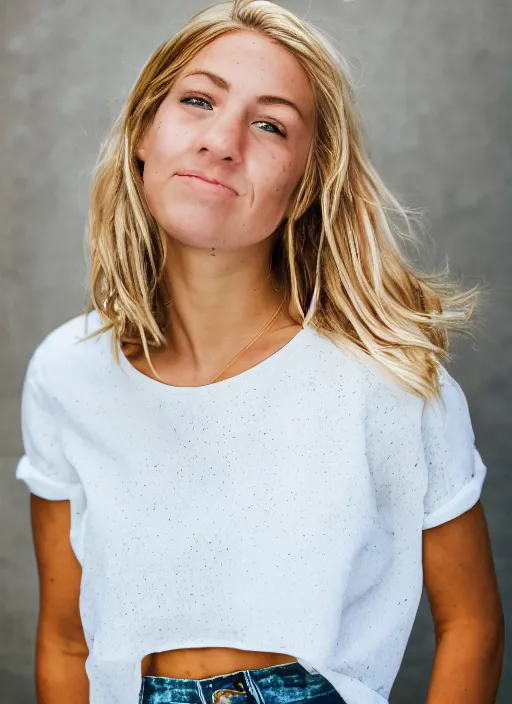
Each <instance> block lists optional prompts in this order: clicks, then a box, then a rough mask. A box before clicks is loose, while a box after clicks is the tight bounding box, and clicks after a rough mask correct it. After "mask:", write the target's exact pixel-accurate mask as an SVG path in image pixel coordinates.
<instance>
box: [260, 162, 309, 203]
mask: <svg viewBox="0 0 512 704" xmlns="http://www.w3.org/2000/svg"><path fill="white" fill-rule="evenodd" d="M299 176H300V174H299V173H298V171H297V167H296V164H295V163H294V162H292V161H291V160H288V161H285V162H282V163H280V164H279V165H276V164H275V162H274V164H272V167H271V168H270V169H268V170H267V173H266V174H265V176H262V174H261V173H260V174H259V176H258V182H259V183H260V188H259V189H258V190H259V194H260V197H259V198H258V200H260V203H261V205H262V207H264V208H265V207H266V209H267V210H268V209H272V210H274V211H280V210H284V209H285V208H286V206H287V204H288V199H289V198H290V196H291V194H292V193H293V190H294V188H295V186H296V184H297V179H298V178H299Z"/></svg>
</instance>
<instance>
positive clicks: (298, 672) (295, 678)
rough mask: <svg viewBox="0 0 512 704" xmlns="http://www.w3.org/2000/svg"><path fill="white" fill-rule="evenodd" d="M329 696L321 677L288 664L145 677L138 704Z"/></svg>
mask: <svg viewBox="0 0 512 704" xmlns="http://www.w3.org/2000/svg"><path fill="white" fill-rule="evenodd" d="M330 693H333V694H334V693H335V690H334V688H333V686H332V684H331V683H330V682H329V681H328V680H327V679H326V678H325V677H323V675H321V674H319V673H317V672H313V673H311V672H308V670H306V668H305V667H303V666H302V665H301V664H300V663H298V662H289V663H284V664H282V665H273V666H271V667H263V668H258V669H254V670H238V671H236V672H229V673H225V674H222V675H216V676H214V677H205V678H203V679H181V678H179V677H155V676H152V675H145V676H143V677H142V683H141V691H140V699H139V704H160V702H168V701H169V702H170V701H172V703H173V704H291V703H292V702H303V701H304V700H307V699H310V698H311V699H312V698H316V697H318V696H320V695H322V694H330ZM341 701H342V700H341V697H339V698H338V702H341Z"/></svg>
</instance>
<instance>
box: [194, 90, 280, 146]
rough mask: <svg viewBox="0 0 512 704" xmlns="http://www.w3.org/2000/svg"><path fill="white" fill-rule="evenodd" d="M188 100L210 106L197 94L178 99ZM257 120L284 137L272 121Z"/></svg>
mask: <svg viewBox="0 0 512 704" xmlns="http://www.w3.org/2000/svg"><path fill="white" fill-rule="evenodd" d="M189 100H197V101H199V103H205V104H206V105H209V106H210V108H211V103H210V102H209V101H208V100H205V99H204V98H200V97H199V96H197V95H193V96H190V97H188V98H182V99H181V100H180V103H187V104H188V101H189ZM258 122H259V123H260V124H262V125H270V127H273V128H274V130H275V132H274V133H273V134H278V135H280V136H281V137H284V133H283V132H282V131H281V130H280V129H279V127H278V126H277V125H274V123H273V122H266V121H264V120H258ZM263 131H264V132H268V131H269V130H263Z"/></svg>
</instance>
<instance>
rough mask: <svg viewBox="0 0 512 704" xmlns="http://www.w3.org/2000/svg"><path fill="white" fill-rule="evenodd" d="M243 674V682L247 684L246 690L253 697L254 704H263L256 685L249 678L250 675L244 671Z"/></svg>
mask: <svg viewBox="0 0 512 704" xmlns="http://www.w3.org/2000/svg"><path fill="white" fill-rule="evenodd" d="M243 673H244V676H245V681H246V682H247V689H248V690H249V692H250V693H251V694H252V696H253V697H254V700H255V702H256V704H265V702H264V700H263V697H262V695H261V692H260V690H259V687H258V685H257V684H256V682H255V681H254V679H253V678H252V677H251V673H250V672H249V671H248V670H244V671H243Z"/></svg>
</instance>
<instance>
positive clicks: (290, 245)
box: [84, 0, 480, 400]
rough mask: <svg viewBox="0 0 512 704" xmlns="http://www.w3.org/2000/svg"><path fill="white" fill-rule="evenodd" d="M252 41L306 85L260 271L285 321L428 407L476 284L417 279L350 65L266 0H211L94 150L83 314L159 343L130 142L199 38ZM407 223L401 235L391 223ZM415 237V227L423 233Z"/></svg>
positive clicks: (159, 281) (147, 227)
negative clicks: (296, 178) (302, 161)
mask: <svg viewBox="0 0 512 704" xmlns="http://www.w3.org/2000/svg"><path fill="white" fill-rule="evenodd" d="M237 30H252V31H257V32H261V33H263V34H264V35H266V36H268V37H270V38H271V39H273V40H274V41H277V42H280V43H281V44H282V45H283V46H285V47H286V48H287V49H288V50H289V51H290V52H292V53H293V55H294V56H295V57H296V59H297V61H298V62H299V64H300V65H301V66H302V68H303V69H304V70H305V71H306V73H307V75H308V76H309V79H310V81H311V84H312V87H313V92H314V99H315V108H316V121H315V126H314V134H313V139H312V142H311V148H310V152H309V155H308V158H307V163H306V168H305V172H304V175H303V178H302V180H301V182H300V183H299V185H298V187H297V189H296V190H295V193H294V194H293V197H292V199H291V202H290V206H289V208H288V211H287V214H286V217H285V218H284V219H283V221H282V222H281V224H280V225H279V227H278V229H277V230H276V232H275V233H272V234H273V235H274V237H275V244H274V247H273V251H272V255H271V259H270V262H269V264H270V269H271V272H272V274H273V276H274V277H275V280H276V281H278V282H280V283H281V285H282V286H283V287H284V290H285V295H286V296H287V303H288V311H289V313H290V315H291V316H292V317H293V318H294V319H297V320H298V322H300V323H302V325H303V326H305V325H307V324H309V323H311V324H312V325H314V327H315V329H317V330H318V331H319V332H320V333H321V334H323V335H325V336H326V337H328V338H329V339H331V340H332V341H333V342H334V343H335V344H337V345H338V346H340V347H344V348H346V349H349V350H351V351H352V352H353V353H355V354H356V355H357V356H359V357H360V358H363V359H365V360H367V361H370V362H372V361H373V362H376V363H377V364H378V366H379V367H380V368H381V369H382V370H383V371H384V372H385V373H388V374H390V375H391V376H392V378H393V379H394V380H395V381H396V382H397V383H398V384H400V385H402V386H403V387H405V388H406V389H407V390H408V391H410V392H411V393H413V394H416V395H417V396H419V397H420V398H422V399H424V400H428V399H429V398H439V397H440V386H439V369H440V366H441V364H442V361H443V360H446V359H449V350H448V347H449V340H448V332H449V331H450V330H455V329H456V330H458V331H462V332H463V333H467V334H469V335H471V331H470V325H469V324H468V321H469V318H470V316H471V315H472V313H473V311H474V308H475V305H476V303H477V298H478V296H479V295H480V290H479V286H474V287H473V288H471V289H470V290H468V291H464V292H462V291H460V290H459V288H458V286H457V285H456V284H455V283H453V282H452V281H451V280H450V277H449V271H448V267H447V266H445V269H444V271H442V272H441V273H437V274H427V273H425V272H423V271H420V270H419V268H417V267H416V266H415V265H413V264H412V263H411V262H410V261H408V257H406V256H405V248H406V245H407V244H412V245H413V246H414V247H416V248H419V246H420V238H419V237H418V236H417V235H416V234H415V232H414V229H413V226H412V225H413V223H416V222H419V224H420V226H421V222H420V220H419V218H415V216H414V212H413V210H412V209H406V208H405V207H404V206H402V205H400V203H399V202H398V200H397V198H396V197H395V196H393V194H392V193H391V192H390V191H389V190H388V188H386V186H385V185H384V183H383V182H382V180H381V178H380V177H379V175H378V174H377V172H376V170H375V168H374V166H373V165H372V163H371V161H370V158H369V156H368V154H367V152H366V150H365V146H364V139H363V129H362V127H361V122H360V118H359V114H358V109H357V106H356V103H355V100H354V86H355V84H354V82H353V79H352V78H351V75H350V70H349V66H348V64H347V61H346V60H345V59H344V58H343V57H342V56H341V55H340V54H339V53H338V51H337V50H336V48H335V47H334V45H333V43H332V42H331V41H330V39H328V38H327V37H326V36H325V35H324V34H323V33H322V32H321V31H320V30H319V29H318V28H316V27H315V26H313V25H312V24H311V23H309V22H306V21H304V20H301V19H299V18H298V17H296V16H295V15H294V14H293V13H292V12H290V11H289V10H287V9H284V8H282V7H280V6H278V5H276V4H274V3H272V2H267V0H234V2H221V3H219V4H217V5H214V6H212V7H209V8H207V9H205V10H203V11H201V12H199V13H197V14H196V15H194V16H193V17H192V18H191V19H190V20H189V21H188V22H187V24H186V25H185V26H184V27H183V28H182V29H181V30H180V31H179V32H178V33H177V34H175V35H174V36H173V37H172V38H171V39H169V40H168V41H166V42H164V43H163V44H162V45H161V46H160V47H158V48H157V49H156V51H155V52H154V53H153V55H152V56H151V57H150V59H149V60H148V62H147V63H146V65H145V66H144V68H143V69H142V71H141V73H140V75H139V77H138V79H137V80H136V82H135V84H134V86H133V88H132V90H131V92H130V94H129V97H128V100H127V102H126V105H125V107H124V109H123V110H122V112H121V114H120V115H119V116H118V117H117V119H116V120H115V122H114V125H113V127H112V130H111V133H110V134H109V136H108V139H107V140H106V141H105V142H104V143H103V145H102V147H101V151H100V155H99V159H98V162H97V164H96V167H95V170H94V173H93V177H92V183H91V197H90V208H89V220H88V227H87V228H86V244H87V247H88V250H89V252H90V257H91V260H90V261H91V269H90V280H89V290H88V302H87V304H86V307H85V311H84V312H86V313H88V312H91V311H92V310H94V309H95V308H96V310H98V311H99V312H100V313H101V315H102V316H103V319H104V321H105V324H104V325H103V327H101V328H100V329H97V330H95V331H94V332H93V333H92V334H91V335H88V336H87V337H86V338H84V340H85V339H89V338H90V337H93V336H94V335H98V334H101V333H102V332H105V331H107V330H110V329H112V330H113V335H112V339H113V354H114V358H115V360H116V362H117V363H119V357H118V352H119V346H120V345H121V346H122V345H124V344H128V343H131V344H133V343H134V344H136V345H138V346H141V347H142V348H143V350H144V354H145V356H146V358H147V360H148V363H149V365H150V367H151V369H152V370H153V373H154V374H155V376H156V377H157V378H159V379H160V377H159V376H158V374H157V373H156V371H155V369H154V367H153V365H152V363H151V359H150V356H149V347H151V346H152V347H161V346H165V345H166V338H165V336H164V331H165V329H166V323H167V315H166V308H165V304H166V302H167V299H168V291H167V290H166V287H165V284H164V278H163V275H164V263H165V259H166V255H167V246H166V242H167V235H166V233H165V232H163V230H162V229H161V228H160V227H159V225H158V223H157V222H156V221H155V219H154V218H153V216H152V214H151V213H150V211H149V208H148V205H147V203H146V200H145V197H144V188H143V181H142V164H141V162H140V161H139V159H138V157H137V155H136V149H137V146H138V144H139V142H140V140H141V137H142V136H143V135H144V133H145V131H146V130H147V129H148V127H149V126H150V125H151V123H152V120H153V118H154V116H155V113H156V111H157V109H158V107H159V105H160V103H161V102H162V100H163V99H164V98H165V96H166V94H167V93H168V91H169V89H170V88H171V86H172V85H173V82H174V81H175V79H176V76H177V75H178V73H179V72H180V71H181V70H182V69H183V68H184V67H185V66H186V64H187V63H188V62H189V61H190V60H191V59H193V57H194V56H195V55H196V54H197V53H198V52H199V51H201V50H202V49H203V48H204V47H205V46H206V45H207V44H208V43H210V42H211V41H213V40H214V39H216V38H217V37H219V36H221V35H223V34H225V33H227V32H232V31H237ZM400 222H403V223H405V227H404V228H403V229H401V228H400V227H399V223H400ZM420 229H423V228H422V227H420Z"/></svg>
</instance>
